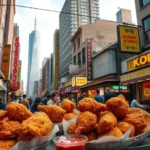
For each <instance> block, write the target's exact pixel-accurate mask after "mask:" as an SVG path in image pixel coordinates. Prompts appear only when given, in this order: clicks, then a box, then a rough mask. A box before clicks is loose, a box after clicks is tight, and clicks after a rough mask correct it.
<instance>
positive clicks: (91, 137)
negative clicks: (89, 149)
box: [86, 132, 97, 142]
mask: <svg viewBox="0 0 150 150" xmlns="http://www.w3.org/2000/svg"><path fill="white" fill-rule="evenodd" d="M86 136H87V138H88V141H89V142H90V141H94V140H96V139H97V134H96V133H95V132H90V133H88V134H86Z"/></svg>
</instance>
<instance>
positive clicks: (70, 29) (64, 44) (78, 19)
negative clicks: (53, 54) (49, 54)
mask: <svg viewBox="0 0 150 150" xmlns="http://www.w3.org/2000/svg"><path fill="white" fill-rule="evenodd" d="M63 12H66V13H63ZM67 13H68V14H67ZM70 13H72V14H70ZM75 14H79V15H75ZM91 16H92V17H91ZM98 18H99V0H66V1H65V3H64V6H63V8H62V10H61V13H60V16H59V79H61V78H62V77H67V75H69V64H70V63H71V60H72V49H71V39H72V37H73V35H74V33H75V32H76V31H77V29H78V27H80V26H81V25H84V24H89V23H94V22H95V20H96V19H98Z"/></svg>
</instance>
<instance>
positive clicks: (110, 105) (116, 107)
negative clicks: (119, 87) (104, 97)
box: [106, 95, 129, 119]
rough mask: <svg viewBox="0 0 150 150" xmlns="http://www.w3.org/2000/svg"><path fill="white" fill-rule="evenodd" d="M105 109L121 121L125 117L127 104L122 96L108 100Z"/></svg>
mask: <svg viewBox="0 0 150 150" xmlns="http://www.w3.org/2000/svg"><path fill="white" fill-rule="evenodd" d="M106 107H107V109H108V110H109V111H111V112H113V114H114V115H115V116H116V117H117V118H119V119H121V118H124V117H125V116H126V115H127V113H128V109H129V104H128V102H127V101H126V100H125V99H124V97H123V96H122V95H119V96H118V97H112V98H111V99H109V100H108V101H107V102H106Z"/></svg>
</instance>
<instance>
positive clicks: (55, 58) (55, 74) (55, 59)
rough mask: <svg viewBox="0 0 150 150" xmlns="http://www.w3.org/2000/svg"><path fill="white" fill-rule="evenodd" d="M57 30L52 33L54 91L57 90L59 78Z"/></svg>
mask: <svg viewBox="0 0 150 150" xmlns="http://www.w3.org/2000/svg"><path fill="white" fill-rule="evenodd" d="M58 57H59V30H58V29H56V30H55V33H54V45H53V77H54V79H53V82H54V83H53V84H54V89H58V85H59V82H58V80H59V76H58V71H59V70H58V69H59V59H58Z"/></svg>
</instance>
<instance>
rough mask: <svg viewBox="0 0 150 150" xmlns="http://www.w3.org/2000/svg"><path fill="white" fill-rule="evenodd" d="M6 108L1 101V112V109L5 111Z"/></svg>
mask: <svg viewBox="0 0 150 150" xmlns="http://www.w3.org/2000/svg"><path fill="white" fill-rule="evenodd" d="M5 108H6V104H5V102H3V101H0V110H1V109H2V110H5Z"/></svg>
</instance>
